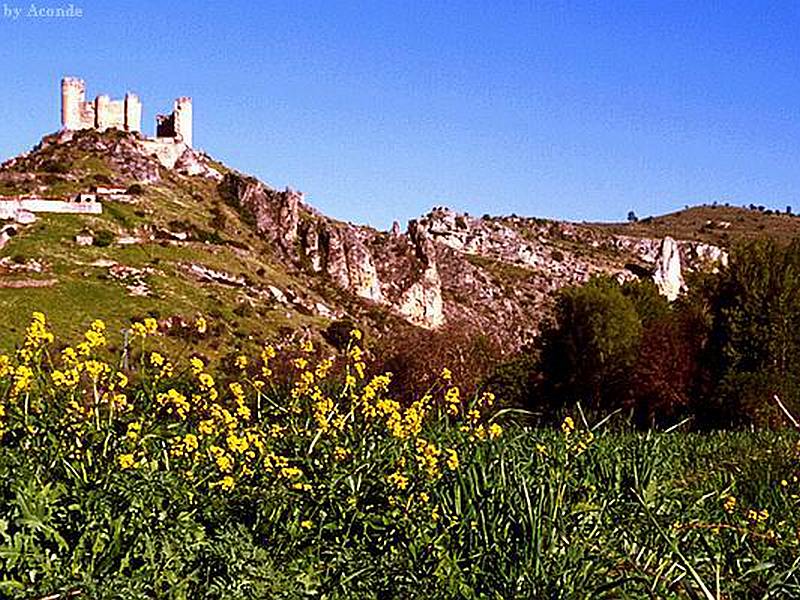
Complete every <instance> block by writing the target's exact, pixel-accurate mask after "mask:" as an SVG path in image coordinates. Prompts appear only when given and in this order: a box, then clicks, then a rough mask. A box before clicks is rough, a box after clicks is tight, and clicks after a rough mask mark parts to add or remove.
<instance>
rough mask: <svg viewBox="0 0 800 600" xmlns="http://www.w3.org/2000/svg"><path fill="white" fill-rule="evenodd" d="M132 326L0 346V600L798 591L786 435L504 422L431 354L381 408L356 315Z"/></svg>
mask: <svg viewBox="0 0 800 600" xmlns="http://www.w3.org/2000/svg"><path fill="white" fill-rule="evenodd" d="M195 326H196V336H197V337H198V338H202V336H203V335H205V332H206V331H207V328H208V326H209V324H208V323H205V322H202V321H201V322H198V323H196V324H195ZM132 335H133V342H132V344H131V345H130V347H129V348H128V353H127V361H124V362H123V363H122V366H120V364H121V363H120V362H119V358H120V356H119V355H118V354H114V353H111V352H110V351H109V347H111V346H116V345H118V340H114V339H113V338H114V337H115V334H114V333H112V332H109V331H107V330H106V328H105V326H104V324H103V323H101V322H99V321H97V322H94V323H92V325H91V327H90V328H89V330H88V331H87V332H86V334H85V336H83V338H82V339H80V340H75V342H77V343H74V344H73V345H71V346H68V349H67V350H64V351H63V352H61V353H60V354H59V353H57V352H55V350H54V348H55V344H56V343H57V342H56V340H54V339H53V337H52V334H51V333H50V329H49V325H48V323H47V322H46V321H45V319H44V317H43V315H36V316H35V318H34V320H33V321H32V322H31V324H30V325H29V326H28V328H27V330H26V332H25V338H24V340H23V341H22V343H21V344H20V345H19V350H18V352H17V353H16V354H12V355H9V354H7V355H3V356H2V357H0V390H2V398H3V400H2V404H0V407H2V410H1V411H0V419H1V420H0V431H2V441H1V442H0V503H1V504H0V506H2V510H1V511H0V594H2V595H3V596H9V597H19V598H39V597H44V596H48V597H52V598H60V597H64V598H67V597H80V598H153V597H159V598H161V597H163V598H198V597H206V598H267V597H268V598H308V597H312V598H734V597H736V598H744V597H747V598H761V597H797V596H798V595H799V594H800V577H798V567H800V558H798V555H800V553H798V542H799V541H800V539H799V535H800V516H798V511H797V506H798V494H800V483H798V478H797V476H798V474H800V473H798V465H799V464H800V439H799V438H798V436H797V435H796V434H794V433H791V432H780V433H775V432H751V433H745V432H738V433H736V432H719V433H708V434H699V433H679V432H671V433H666V432H665V433H647V434H646V433H633V432H625V431H620V430H619V428H618V427H613V426H612V424H611V423H608V422H607V423H600V424H597V425H594V426H593V425H592V424H590V423H583V422H582V421H581V419H580V418H579V415H572V416H570V417H568V418H566V419H565V420H564V422H563V423H562V425H561V428H560V429H528V428H526V427H524V426H523V425H521V424H520V423H518V422H516V421H515V419H516V415H515V414H514V413H512V412H509V411H506V410H503V409H502V408H500V406H501V405H500V403H499V400H498V399H495V398H493V397H492V396H491V395H489V394H482V395H480V396H478V397H476V398H464V397H462V395H461V393H460V391H459V388H458V385H457V382H455V381H452V380H451V376H450V374H449V373H448V372H446V371H445V372H443V373H442V374H441V377H440V379H439V381H438V383H437V384H435V385H434V386H433V388H431V390H430V393H429V395H427V396H426V397H425V398H422V399H420V400H419V401H418V402H416V403H414V404H412V405H409V406H402V405H400V404H399V403H398V402H396V401H394V400H393V399H392V398H391V397H389V396H388V394H387V389H388V388H387V386H388V383H389V376H386V375H379V376H376V377H373V378H370V377H368V376H366V375H365V367H366V365H365V364H364V355H363V353H362V350H361V347H360V334H359V333H358V332H357V331H354V332H353V334H352V338H351V342H350V344H349V346H348V348H347V349H346V350H345V351H343V352H342V353H341V354H340V355H338V356H334V357H330V356H325V355H323V354H322V353H320V351H319V350H318V349H317V348H314V347H313V345H312V344H311V343H309V342H306V343H304V344H302V345H301V346H298V347H286V348H273V347H271V346H269V347H264V348H263V349H262V351H261V352H260V353H259V354H258V355H256V356H237V357H235V358H233V359H232V362H231V364H224V363H223V364H213V365H208V364H205V363H204V362H203V361H201V360H199V359H198V358H197V357H195V356H193V354H192V353H191V352H187V353H184V355H183V357H182V358H181V359H179V360H178V359H174V358H170V357H169V356H166V355H164V354H162V353H161V352H162V350H161V348H162V343H161V339H160V335H159V334H158V333H157V331H156V324H155V322H154V321H152V320H146V321H142V322H137V323H136V324H134V325H133V326H132Z"/></svg>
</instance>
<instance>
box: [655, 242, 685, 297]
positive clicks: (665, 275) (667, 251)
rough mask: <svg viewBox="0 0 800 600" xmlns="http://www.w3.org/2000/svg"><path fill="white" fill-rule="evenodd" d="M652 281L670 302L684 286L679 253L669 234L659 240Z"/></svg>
mask: <svg viewBox="0 0 800 600" xmlns="http://www.w3.org/2000/svg"><path fill="white" fill-rule="evenodd" d="M653 281H654V282H655V284H656V285H657V286H658V289H659V291H660V292H661V294H663V295H664V296H666V297H667V300H669V301H670V302H672V301H673V300H675V299H676V298H677V297H678V296H679V295H680V293H681V291H682V290H683V289H684V288H685V287H686V284H685V282H684V281H683V274H682V273H681V254H680V251H679V249H678V244H677V243H676V242H675V240H673V239H672V238H671V237H669V236H667V237H665V238H664V239H663V241H662V242H661V253H660V255H659V257H658V260H657V261H656V270H655V273H653Z"/></svg>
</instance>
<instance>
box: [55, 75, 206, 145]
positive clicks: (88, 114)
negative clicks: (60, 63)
mask: <svg viewBox="0 0 800 600" xmlns="http://www.w3.org/2000/svg"><path fill="white" fill-rule="evenodd" d="M61 126H62V128H63V129H66V130H69V131H76V130H79V129H98V130H100V131H103V130H106V129H112V128H114V129H120V130H122V131H131V132H136V133H141V131H142V102H141V100H139V97H138V96H137V95H136V94H132V93H130V92H128V93H127V94H125V97H124V98H123V99H121V100H112V99H111V97H110V96H107V95H105V94H101V95H98V96H97V97H95V99H94V100H92V101H88V102H87V100H86V82H85V81H84V80H83V79H79V78H77V77H64V78H63V79H62V80H61ZM156 139H157V140H164V141H174V142H178V143H183V144H185V145H187V146H190V147H191V145H192V99H191V98H189V97H187V96H181V97H180V98H178V99H177V100H175V104H174V110H173V112H172V113H171V114H169V115H158V117H156Z"/></svg>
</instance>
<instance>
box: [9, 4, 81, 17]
mask: <svg viewBox="0 0 800 600" xmlns="http://www.w3.org/2000/svg"><path fill="white" fill-rule="evenodd" d="M0 15H2V18H3V20H9V21H17V20H19V19H80V18H81V17H83V8H81V7H80V6H75V5H74V4H66V5H62V6H43V5H41V4H33V3H31V4H26V5H25V6H22V5H14V4H7V3H5V2H4V3H3V10H2V12H0Z"/></svg>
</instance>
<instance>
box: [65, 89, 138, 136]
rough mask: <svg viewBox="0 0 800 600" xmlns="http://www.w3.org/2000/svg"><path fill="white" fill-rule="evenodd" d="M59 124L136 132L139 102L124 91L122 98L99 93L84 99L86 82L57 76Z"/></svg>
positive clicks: (75, 127) (71, 128) (77, 127)
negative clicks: (59, 95)
mask: <svg viewBox="0 0 800 600" xmlns="http://www.w3.org/2000/svg"><path fill="white" fill-rule="evenodd" d="M61 125H62V127H63V128H64V129H68V130H72V131H75V130H78V129H100V130H104V129H109V128H116V129H121V130H123V131H135V132H140V131H141V128H142V103H141V101H140V100H139V98H138V96H136V95H135V94H131V93H128V94H126V95H125V98H124V99H123V100H111V98H110V97H109V96H106V95H104V94H101V95H99V96H97V97H96V98H95V99H94V100H93V101H89V102H87V101H86V82H84V81H83V80H82V79H77V78H75V77H65V78H64V79H62V80H61Z"/></svg>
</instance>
